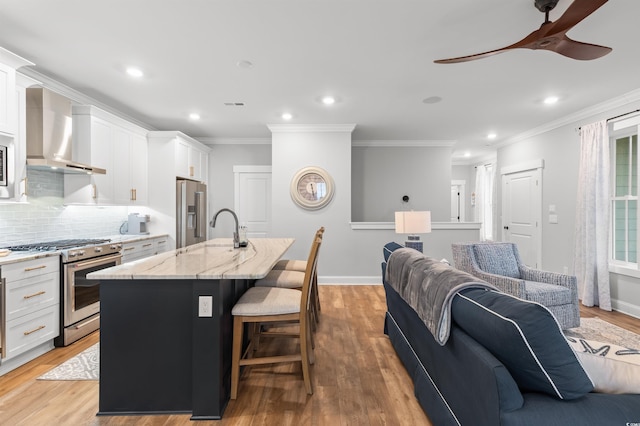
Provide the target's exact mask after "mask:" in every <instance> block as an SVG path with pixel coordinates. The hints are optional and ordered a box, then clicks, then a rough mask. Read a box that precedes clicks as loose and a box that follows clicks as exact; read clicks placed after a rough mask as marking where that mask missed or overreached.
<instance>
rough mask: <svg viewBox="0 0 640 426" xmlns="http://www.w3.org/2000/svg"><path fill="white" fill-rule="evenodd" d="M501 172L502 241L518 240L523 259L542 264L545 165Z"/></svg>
mask: <svg viewBox="0 0 640 426" xmlns="http://www.w3.org/2000/svg"><path fill="white" fill-rule="evenodd" d="M541 164H542V163H541V162H540V167H535V168H529V167H526V170H518V169H517V168H508V169H509V170H507V171H506V172H505V170H504V169H503V170H502V172H501V174H502V241H507V242H512V243H516V244H517V246H518V252H519V253H520V257H521V258H522V261H523V262H524V263H525V264H526V265H527V266H529V267H531V268H537V269H540V268H541V267H542V253H541V251H542V249H541V245H542V237H541V234H542V233H541V225H542V222H541V215H542V166H541Z"/></svg>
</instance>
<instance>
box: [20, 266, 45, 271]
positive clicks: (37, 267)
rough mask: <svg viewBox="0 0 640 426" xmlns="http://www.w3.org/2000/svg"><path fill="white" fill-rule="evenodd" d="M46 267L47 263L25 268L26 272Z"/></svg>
mask: <svg viewBox="0 0 640 426" xmlns="http://www.w3.org/2000/svg"><path fill="white" fill-rule="evenodd" d="M46 267H47V265H40V266H34V267H33V268H24V271H25V272H31V271H36V270H38V269H44V268H46Z"/></svg>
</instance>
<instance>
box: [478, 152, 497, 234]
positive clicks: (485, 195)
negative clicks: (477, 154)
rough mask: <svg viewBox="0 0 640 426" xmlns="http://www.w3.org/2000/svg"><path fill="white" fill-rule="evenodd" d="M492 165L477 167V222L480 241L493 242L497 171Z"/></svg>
mask: <svg viewBox="0 0 640 426" xmlns="http://www.w3.org/2000/svg"><path fill="white" fill-rule="evenodd" d="M493 169H494V167H493V165H492V164H487V165H484V166H478V167H476V191H475V209H474V214H475V221H476V222H480V240H481V241H491V240H493V187H494V181H495V171H494V170H493Z"/></svg>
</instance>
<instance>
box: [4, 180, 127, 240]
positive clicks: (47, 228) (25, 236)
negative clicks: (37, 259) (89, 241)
mask: <svg viewBox="0 0 640 426" xmlns="http://www.w3.org/2000/svg"><path fill="white" fill-rule="evenodd" d="M27 185H28V188H27V193H28V194H29V202H28V203H5V204H0V247H3V246H7V245H12V244H18V243H19V244H27V243H35V242H40V241H48V240H58V239H68V238H99V237H104V236H109V235H115V234H119V233H120V226H121V225H122V223H123V222H125V221H126V220H127V214H128V210H127V207H122V206H113V207H112V206H109V207H95V206H65V205H64V204H63V202H64V178H63V175H62V174H61V173H56V172H50V171H44V170H35V169H30V170H29V171H28V180H27Z"/></svg>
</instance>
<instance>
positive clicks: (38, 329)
mask: <svg viewBox="0 0 640 426" xmlns="http://www.w3.org/2000/svg"><path fill="white" fill-rule="evenodd" d="M45 327H46V325H41V326H39V327H37V328H34V329H33V330H31V331H25V332H24V333H22V334H24V335H25V336H28V335H30V334H33V333H35V332H36V331H40V330H42V329H43V328H45Z"/></svg>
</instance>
